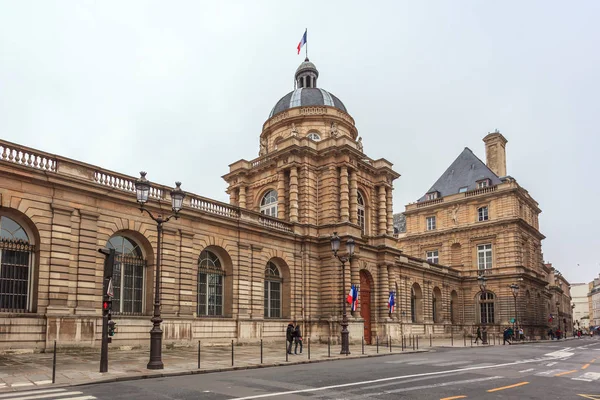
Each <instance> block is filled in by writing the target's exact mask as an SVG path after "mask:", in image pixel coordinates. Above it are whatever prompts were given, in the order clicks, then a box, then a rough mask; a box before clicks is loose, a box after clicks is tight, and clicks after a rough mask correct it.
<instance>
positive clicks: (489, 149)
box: [483, 129, 508, 177]
mask: <svg viewBox="0 0 600 400" xmlns="http://www.w3.org/2000/svg"><path fill="white" fill-rule="evenodd" d="M483 142H484V143H485V164H486V165H487V166H488V168H489V169H491V170H492V172H493V173H495V174H496V175H498V176H499V177H503V176H506V149H505V147H506V143H507V142H508V140H506V138H505V137H504V136H502V134H501V133H500V132H498V130H497V129H496V131H495V132H491V133H488V134H487V136H486V137H484V138H483Z"/></svg>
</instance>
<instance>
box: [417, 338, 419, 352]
mask: <svg viewBox="0 0 600 400" xmlns="http://www.w3.org/2000/svg"><path fill="white" fill-rule="evenodd" d="M417 350H419V335H417Z"/></svg>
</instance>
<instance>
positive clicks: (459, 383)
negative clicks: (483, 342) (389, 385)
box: [369, 376, 503, 396]
mask: <svg viewBox="0 0 600 400" xmlns="http://www.w3.org/2000/svg"><path fill="white" fill-rule="evenodd" d="M502 378H503V377H502V376H488V377H486V378H475V379H467V380H464V381H451V382H442V383H436V384H434V385H422V386H411V387H407V388H400V389H393V390H384V391H383V392H380V393H369V396H381V395H384V394H393V393H402V392H410V391H412V390H421V389H429V388H437V387H444V386H452V385H466V384H468V383H475V382H485V381H491V380H494V379H502Z"/></svg>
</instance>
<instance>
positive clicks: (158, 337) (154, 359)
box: [135, 171, 185, 369]
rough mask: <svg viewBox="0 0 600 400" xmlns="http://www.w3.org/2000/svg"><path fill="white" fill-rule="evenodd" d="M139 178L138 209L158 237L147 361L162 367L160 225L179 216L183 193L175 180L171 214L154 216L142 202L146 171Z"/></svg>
mask: <svg viewBox="0 0 600 400" xmlns="http://www.w3.org/2000/svg"><path fill="white" fill-rule="evenodd" d="M140 175H141V176H140V178H139V179H137V180H136V181H135V194H136V197H137V202H138V203H139V205H140V211H141V212H142V213H143V212H144V211H146V212H147V213H148V215H149V216H150V218H152V219H153V220H154V222H156V229H157V231H158V238H157V244H156V271H155V272H156V283H155V287H154V315H153V316H152V319H151V321H152V324H153V326H152V330H151V331H150V362H148V366H147V367H146V368H148V369H163V368H164V364H163V362H162V333H163V331H162V329H160V323H161V322H162V318H161V317H160V258H161V242H162V233H163V227H162V225H163V224H164V223H165V222H167V221H169V220H170V219H171V218H173V217H175V219H177V218H179V211H181V208H182V207H183V199H184V197H185V193H184V192H183V190H181V187H180V186H181V182H175V186H176V187H175V189H173V190H171V208H172V210H173V214H171V215H169V216H168V217H166V218H165V217H163V216H162V215H160V214H159V215H158V216H156V217H155V216H154V215H153V214H152V213H151V212H150V211H148V210H147V209H146V208H144V204H146V203H147V202H148V197H149V196H150V189H151V185H150V182H149V181H148V180H147V179H146V173H145V172H144V171H142V172H140Z"/></svg>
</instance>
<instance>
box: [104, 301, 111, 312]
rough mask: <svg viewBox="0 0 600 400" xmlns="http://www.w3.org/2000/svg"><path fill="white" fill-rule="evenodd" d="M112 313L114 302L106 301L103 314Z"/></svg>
mask: <svg viewBox="0 0 600 400" xmlns="http://www.w3.org/2000/svg"><path fill="white" fill-rule="evenodd" d="M111 311H112V300H104V301H103V302H102V312H103V314H108V313H109V312H111Z"/></svg>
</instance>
